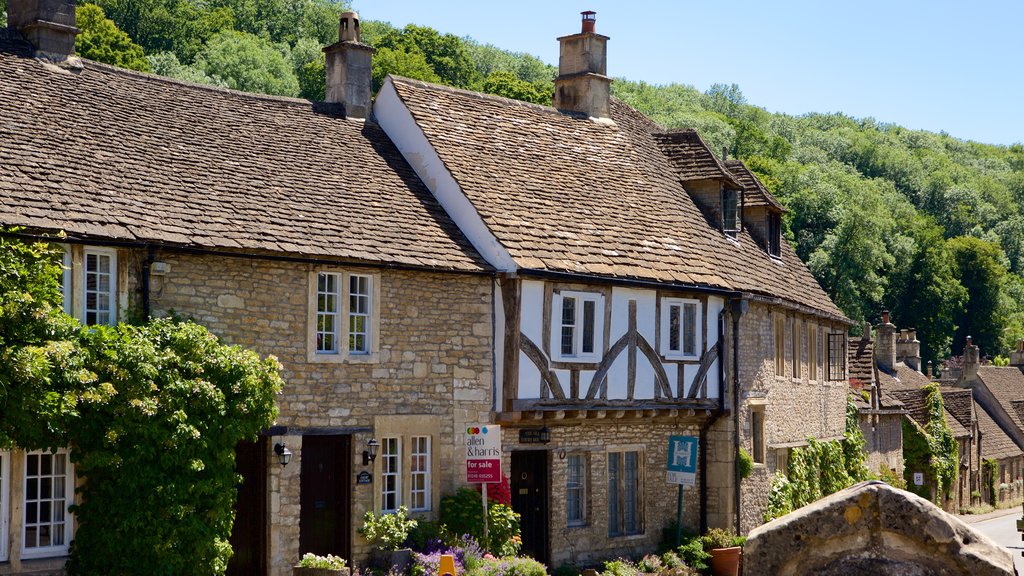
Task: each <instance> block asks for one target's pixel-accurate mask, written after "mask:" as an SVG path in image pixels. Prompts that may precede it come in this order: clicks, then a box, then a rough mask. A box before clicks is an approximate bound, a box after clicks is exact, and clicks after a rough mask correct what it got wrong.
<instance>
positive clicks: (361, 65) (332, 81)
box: [324, 12, 373, 118]
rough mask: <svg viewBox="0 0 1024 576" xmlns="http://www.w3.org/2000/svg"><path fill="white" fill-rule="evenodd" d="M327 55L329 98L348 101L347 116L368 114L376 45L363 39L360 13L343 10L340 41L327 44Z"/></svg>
mask: <svg viewBox="0 0 1024 576" xmlns="http://www.w3.org/2000/svg"><path fill="white" fill-rule="evenodd" d="M324 54H325V55H326V57H327V78H326V80H327V86H326V90H325V96H326V97H325V100H326V101H327V102H337V103H341V104H344V105H345V116H347V117H349V118H366V115H367V114H368V113H369V111H370V100H371V96H372V86H371V85H372V82H373V75H372V71H371V69H370V59H371V57H372V56H373V48H371V47H369V46H367V45H366V44H362V43H361V42H360V41H359V15H358V14H356V13H355V12H342V13H341V16H339V17H338V41H337V42H335V43H334V44H331V45H330V46H328V47H326V48H324Z"/></svg>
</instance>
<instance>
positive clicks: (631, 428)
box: [502, 417, 729, 568]
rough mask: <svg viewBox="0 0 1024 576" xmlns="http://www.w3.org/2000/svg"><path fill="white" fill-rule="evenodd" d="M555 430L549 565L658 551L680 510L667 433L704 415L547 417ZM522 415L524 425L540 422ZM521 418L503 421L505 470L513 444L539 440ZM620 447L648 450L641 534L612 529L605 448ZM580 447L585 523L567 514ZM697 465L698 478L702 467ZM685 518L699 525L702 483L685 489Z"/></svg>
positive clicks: (713, 453) (686, 431)
mask: <svg viewBox="0 0 1024 576" xmlns="http://www.w3.org/2000/svg"><path fill="white" fill-rule="evenodd" d="M544 423H545V424H547V425H548V426H549V428H550V431H551V441H550V443H549V444H547V445H545V446H543V449H545V450H547V451H548V458H547V462H548V479H549V483H548V486H549V497H548V502H549V507H548V517H549V523H548V527H549V528H548V537H549V548H550V550H551V551H552V557H551V558H550V564H549V565H550V566H551V567H552V568H555V567H558V566H561V565H563V564H587V563H593V562H594V561H597V560H603V559H613V558H616V557H618V556H627V557H629V556H638V555H642V554H646V553H651V552H654V551H655V549H656V548H657V545H658V543H659V542H660V540H661V537H662V529H663V528H664V527H666V526H667V525H668V523H669V522H672V521H674V520H675V518H676V498H677V488H676V485H675V484H669V483H668V482H667V481H666V464H667V462H666V461H667V458H668V438H669V436H697V435H698V434H699V423H698V421H697V420H696V419H695V418H692V417H691V418H687V419H675V420H667V419H666V420H664V421H661V420H659V421H650V420H644V421H637V420H633V419H627V418H623V419H622V420H617V419H608V420H597V421H583V422H578V423H573V422H568V421H560V422H544ZM536 425H537V424H535V423H530V422H524V423H523V426H527V427H532V426H536ZM521 427H522V426H519V425H505V426H503V427H502V437H503V453H504V460H503V462H502V467H503V470H506V471H507V470H511V458H512V452H513V451H515V450H531V449H538V448H541V447H539V446H537V445H520V444H519V429H520V428H521ZM715 446H716V445H715V444H714V443H712V444H710V445H709V451H708V460H709V462H710V463H712V465H713V463H715V462H718V461H721V460H722V459H724V458H727V457H728V456H729V454H721V453H720V450H716V448H715ZM620 450H630V451H634V450H635V451H640V452H641V453H642V458H643V460H642V461H643V469H642V480H641V483H642V486H643V492H642V502H643V531H642V532H641V533H639V534H633V535H625V536H609V525H608V524H609V523H608V515H609V503H608V453H609V452H616V451H620ZM572 453H582V454H584V455H585V459H586V462H587V474H586V476H587V481H586V483H585V484H586V487H585V494H586V496H585V501H586V506H585V508H586V511H587V512H586V516H585V522H584V523H583V525H581V526H569V525H568V522H567V521H566V498H565V494H566V479H567V478H566V476H567V470H568V467H567V463H568V459H567V458H566V456H567V455H569V454H572ZM700 473H701V471H700V470H698V483H699V474H700ZM683 526H684V529H685V530H688V531H690V532H697V531H698V529H699V526H700V501H699V488H698V486H693V487H686V488H684V489H683Z"/></svg>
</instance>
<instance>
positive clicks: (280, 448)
mask: <svg viewBox="0 0 1024 576" xmlns="http://www.w3.org/2000/svg"><path fill="white" fill-rule="evenodd" d="M274 454H277V459H278V461H279V462H281V466H287V465H288V463H289V462H291V461H292V451H291V450H289V449H288V447H287V446H285V445H284V442H281V443H279V444H274Z"/></svg>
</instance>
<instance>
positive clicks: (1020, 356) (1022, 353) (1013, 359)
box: [1010, 338, 1024, 366]
mask: <svg viewBox="0 0 1024 576" xmlns="http://www.w3.org/2000/svg"><path fill="white" fill-rule="evenodd" d="M1010 366H1024V338H1018V339H1017V348H1016V349H1015V350H1013V351H1011V352H1010Z"/></svg>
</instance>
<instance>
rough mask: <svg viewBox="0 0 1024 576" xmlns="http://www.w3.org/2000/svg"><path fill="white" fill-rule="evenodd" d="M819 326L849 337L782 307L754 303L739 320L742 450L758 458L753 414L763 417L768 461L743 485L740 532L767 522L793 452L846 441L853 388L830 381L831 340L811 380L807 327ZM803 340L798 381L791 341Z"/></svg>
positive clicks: (811, 351)
mask: <svg viewBox="0 0 1024 576" xmlns="http://www.w3.org/2000/svg"><path fill="white" fill-rule="evenodd" d="M776 315H780V316H782V317H784V318H785V341H784V353H785V370H784V371H783V373H784V375H782V376H777V375H776V367H775V318H776ZM810 324H815V325H817V326H818V334H819V335H820V337H824V335H825V334H827V333H828V331H829V330H835V331H842V332H845V329H846V328H845V326H842V325H840V324H833V323H832V322H829V321H827V320H825V319H822V318H817V317H814V316H808V315H805V314H801V313H799V312H795V311H793V310H788V309H784V308H780V307H772V306H768V305H766V304H761V303H756V302H751V304H750V308H749V310H748V311H747V313H745V314H744V315H743V316H741V318H740V344H739V371H740V409H739V420H740V446H742V447H743V448H745V449H746V450H747V451H748V452H751V454H753V438H752V432H751V410H752V408H753V409H757V410H763V412H764V444H765V462H764V464H756V465H755V466H754V472H753V473H752V474H751V476H750V477H749V478H747V479H746V480H744V481H743V483H742V486H741V496H740V499H741V505H740V516H741V522H740V524H741V531H743V532H747V531H749V530H751V529H752V528H754V527H756V526H759V525H760V524H762V523H763V514H764V509H765V505H766V504H767V497H768V491H769V487H770V485H771V481H772V478H773V477H774V476H775V473H776V472H777V471H783V472H784V470H781V467H782V466H783V465H784V462H785V458H786V457H787V455H788V451H789V449H791V448H792V447H796V446H800V445H802V444H805V443H806V441H807V438H809V437H812V436H813V437H814V438H817V439H819V440H827V439H834V438H838V437H841V436H842V435H843V431H844V428H845V425H846V398H847V393H848V384H847V382H846V378H845V377H844V378H843V380H840V381H834V382H829V381H828V379H827V356H828V354H827V339H826V340H825V341H826V348H825V351H824V352H823V362H822V366H821V369H819V370H817V378H816V379H814V380H812V379H811V378H810V367H809V365H808V361H809V360H815V361H816V360H817V357H816V354H815V352H814V346H811V345H808V326H809V325H810ZM794 325H795V326H796V331H797V333H798V334H799V335H800V346H799V347H798V350H797V358H798V360H799V361H800V370H799V374H800V376H799V377H794V376H793V374H794V370H793V362H794V356H793V345H792V337H793V333H794Z"/></svg>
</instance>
